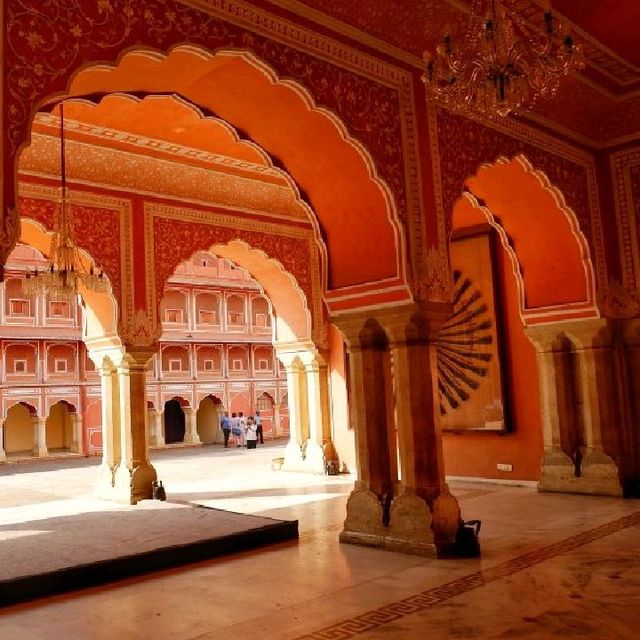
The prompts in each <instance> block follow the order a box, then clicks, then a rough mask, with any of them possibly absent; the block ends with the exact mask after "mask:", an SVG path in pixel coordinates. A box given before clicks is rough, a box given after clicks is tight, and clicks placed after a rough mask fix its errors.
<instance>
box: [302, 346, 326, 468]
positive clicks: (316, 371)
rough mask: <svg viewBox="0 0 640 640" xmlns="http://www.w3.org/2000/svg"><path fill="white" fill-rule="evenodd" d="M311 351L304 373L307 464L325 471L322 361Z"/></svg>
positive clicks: (305, 461) (308, 466)
mask: <svg viewBox="0 0 640 640" xmlns="http://www.w3.org/2000/svg"><path fill="white" fill-rule="evenodd" d="M311 356H312V354H311V353H309V355H308V357H307V358H305V360H306V361H305V363H304V375H305V376H306V380H307V384H306V387H307V407H308V419H309V439H308V440H307V442H306V447H305V459H304V463H305V466H306V467H307V468H308V470H309V471H312V472H313V473H324V452H323V449H322V445H323V440H324V433H323V422H324V415H323V413H324V412H323V402H322V383H321V380H320V363H319V361H318V358H317V357H311Z"/></svg>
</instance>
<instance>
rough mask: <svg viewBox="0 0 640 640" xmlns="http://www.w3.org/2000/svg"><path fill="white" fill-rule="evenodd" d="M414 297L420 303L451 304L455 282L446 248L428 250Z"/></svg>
mask: <svg viewBox="0 0 640 640" xmlns="http://www.w3.org/2000/svg"><path fill="white" fill-rule="evenodd" d="M414 295H415V298H416V299H417V300H419V301H420V302H451V300H452V299H453V280H452V275H451V268H450V267H449V257H448V253H447V251H446V248H440V249H438V248H436V247H430V248H428V249H427V251H426V259H425V262H424V267H423V271H422V274H421V276H420V277H419V278H418V282H417V283H416V284H415V287H414Z"/></svg>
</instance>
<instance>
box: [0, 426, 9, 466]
mask: <svg viewBox="0 0 640 640" xmlns="http://www.w3.org/2000/svg"><path fill="white" fill-rule="evenodd" d="M3 442H4V422H2V423H0V460H6V459H7V454H6V452H5V450H4V447H3V446H2V443H3Z"/></svg>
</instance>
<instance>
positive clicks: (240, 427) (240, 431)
mask: <svg viewBox="0 0 640 640" xmlns="http://www.w3.org/2000/svg"><path fill="white" fill-rule="evenodd" d="M220 426H221V427H222V433H223V434H224V447H225V449H227V448H228V447H229V440H230V439H231V438H233V440H232V444H233V443H234V442H235V445H236V447H246V448H247V449H255V448H256V446H257V444H258V441H260V444H264V436H263V434H262V418H261V417H260V412H259V411H256V415H255V416H248V417H246V418H245V417H244V413H243V412H242V411H240V412H239V413H235V412H233V413H232V414H231V417H229V412H228V411H225V412H224V415H223V416H222V418H221V419H220Z"/></svg>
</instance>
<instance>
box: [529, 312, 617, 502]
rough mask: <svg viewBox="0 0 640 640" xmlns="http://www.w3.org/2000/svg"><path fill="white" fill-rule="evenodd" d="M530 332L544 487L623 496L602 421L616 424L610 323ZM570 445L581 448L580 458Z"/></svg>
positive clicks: (565, 325) (554, 326)
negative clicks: (605, 443) (534, 357)
mask: <svg viewBox="0 0 640 640" xmlns="http://www.w3.org/2000/svg"><path fill="white" fill-rule="evenodd" d="M526 334H527V336H528V337H529V339H530V340H531V342H532V343H533V345H534V346H535V348H536V354H537V361H538V384H539V388H540V411H541V422H542V434H543V443H544V454H543V459H542V476H541V480H540V483H539V485H538V488H539V489H540V490H541V491H567V492H572V493H587V494H604V495H621V494H622V489H621V486H620V482H619V479H618V470H617V467H616V465H615V463H614V461H613V460H612V459H611V458H610V457H609V456H608V455H607V454H606V453H605V452H604V449H603V443H602V429H603V424H602V419H603V418H607V419H609V420H612V421H613V422H615V421H616V419H615V413H616V411H615V403H614V402H612V401H613V394H614V391H613V387H612V380H613V376H614V370H613V366H612V360H611V353H610V352H609V349H608V347H607V346H606V343H607V340H608V338H607V337H606V336H607V329H606V321H605V320H602V319H589V320H576V321H572V322H563V323H554V324H548V325H541V326H532V327H528V328H527V329H526ZM570 363H571V364H570ZM576 398H578V399H579V402H577V401H576ZM612 427H613V428H614V429H616V428H617V425H615V424H614V425H612ZM576 431H579V433H577V432H576ZM567 446H571V447H572V449H573V448H575V449H576V451H575V452H573V453H574V459H572V457H571V456H570V455H569V454H568V451H567Z"/></svg>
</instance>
